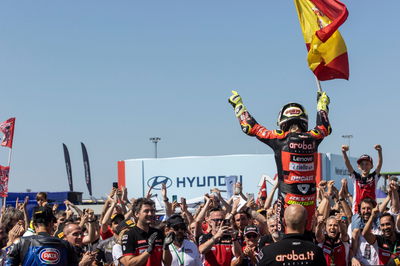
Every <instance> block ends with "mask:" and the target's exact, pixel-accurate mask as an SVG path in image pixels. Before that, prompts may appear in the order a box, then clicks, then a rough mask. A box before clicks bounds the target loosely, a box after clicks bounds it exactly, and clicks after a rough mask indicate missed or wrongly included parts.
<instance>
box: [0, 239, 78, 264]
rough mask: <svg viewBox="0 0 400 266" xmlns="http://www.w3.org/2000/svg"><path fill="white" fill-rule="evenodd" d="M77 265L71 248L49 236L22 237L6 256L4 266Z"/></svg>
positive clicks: (67, 244) (62, 241)
mask: <svg viewBox="0 0 400 266" xmlns="http://www.w3.org/2000/svg"><path fill="white" fill-rule="evenodd" d="M49 264H51V265H63V266H64V265H65V266H68V265H78V261H77V258H76V255H75V252H74V249H73V248H72V246H71V245H70V244H69V243H68V242H66V241H64V240H61V239H58V238H55V237H52V236H49V235H40V234H39V235H33V236H29V237H22V238H21V239H20V240H19V241H18V242H16V243H14V244H13V245H12V246H11V248H10V251H9V252H8V254H7V259H6V263H5V265H49Z"/></svg>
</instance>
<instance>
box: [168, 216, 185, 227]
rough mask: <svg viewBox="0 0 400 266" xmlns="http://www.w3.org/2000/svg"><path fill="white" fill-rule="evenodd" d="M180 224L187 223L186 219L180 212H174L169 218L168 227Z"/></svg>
mask: <svg viewBox="0 0 400 266" xmlns="http://www.w3.org/2000/svg"><path fill="white" fill-rule="evenodd" d="M178 224H185V220H183V218H182V216H180V215H179V214H174V215H172V216H171V217H170V218H169V219H168V220H167V226H168V227H173V226H174V225H178Z"/></svg>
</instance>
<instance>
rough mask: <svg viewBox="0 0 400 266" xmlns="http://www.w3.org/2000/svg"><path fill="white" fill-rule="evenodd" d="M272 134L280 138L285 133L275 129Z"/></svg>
mask: <svg viewBox="0 0 400 266" xmlns="http://www.w3.org/2000/svg"><path fill="white" fill-rule="evenodd" d="M274 133H275V134H276V135H279V136H282V135H283V134H284V133H285V131H283V130H280V129H276V130H274Z"/></svg>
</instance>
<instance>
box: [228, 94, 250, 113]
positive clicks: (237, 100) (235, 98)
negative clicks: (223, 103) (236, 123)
mask: <svg viewBox="0 0 400 266" xmlns="http://www.w3.org/2000/svg"><path fill="white" fill-rule="evenodd" d="M229 103H230V104H231V105H232V106H233V108H234V109H235V115H236V117H239V116H240V115H241V114H243V112H245V111H247V109H246V107H245V106H244V105H243V102H242V97H241V96H240V95H239V94H238V93H237V91H232V95H231V97H229Z"/></svg>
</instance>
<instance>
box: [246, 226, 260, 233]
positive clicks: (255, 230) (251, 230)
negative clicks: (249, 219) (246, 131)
mask: <svg viewBox="0 0 400 266" xmlns="http://www.w3.org/2000/svg"><path fill="white" fill-rule="evenodd" d="M251 233H253V234H257V235H260V233H259V231H258V228H257V226H255V225H248V226H246V227H245V228H244V235H247V234H251Z"/></svg>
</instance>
